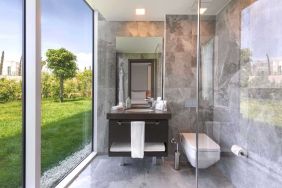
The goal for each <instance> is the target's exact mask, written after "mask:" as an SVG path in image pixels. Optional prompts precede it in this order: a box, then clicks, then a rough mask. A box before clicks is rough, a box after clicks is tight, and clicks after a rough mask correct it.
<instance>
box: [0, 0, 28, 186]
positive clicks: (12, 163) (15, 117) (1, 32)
mask: <svg viewBox="0 0 282 188" xmlns="http://www.w3.org/2000/svg"><path fill="white" fill-rule="evenodd" d="M22 15H23V0H8V1H3V0H1V1H0V187H22V185H23V182H22V177H23V173H22V171H23V160H22V158H23V149H22V148H23V142H22V134H23V117H22V115H23V111H22V109H23V108H22V107H23V98H22V96H23V95H22V76H21V74H18V75H15V74H12V67H11V65H12V66H13V71H15V69H16V68H17V70H16V71H17V72H22V70H21V69H22V66H21V65H22V64H21V57H22V55H23V54H22V51H23V44H22V40H23V32H22V31H23V29H22V28H23V21H22V20H23V16H22Z"/></svg>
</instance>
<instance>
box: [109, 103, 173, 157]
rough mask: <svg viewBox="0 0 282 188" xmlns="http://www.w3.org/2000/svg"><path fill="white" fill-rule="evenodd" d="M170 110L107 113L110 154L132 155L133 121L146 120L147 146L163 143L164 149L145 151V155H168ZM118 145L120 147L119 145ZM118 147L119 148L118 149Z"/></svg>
mask: <svg viewBox="0 0 282 188" xmlns="http://www.w3.org/2000/svg"><path fill="white" fill-rule="evenodd" d="M170 118H171V113H170V112H164V111H159V110H151V111H150V109H134V108H133V109H129V110H115V111H111V112H110V113H108V114H107V119H109V145H108V154H109V156H111V157H114V156H116V157H117V156H123V157H130V156H131V152H130V142H131V131H130V130H131V122H132V121H144V122H145V148H146V146H147V145H152V144H153V145H161V146H162V148H163V149H161V150H153V151H151V150H150V151H144V155H145V156H155V157H166V156H167V155H168V120H169V119H170ZM117 146H118V147H117ZM116 148H118V149H117V150H116Z"/></svg>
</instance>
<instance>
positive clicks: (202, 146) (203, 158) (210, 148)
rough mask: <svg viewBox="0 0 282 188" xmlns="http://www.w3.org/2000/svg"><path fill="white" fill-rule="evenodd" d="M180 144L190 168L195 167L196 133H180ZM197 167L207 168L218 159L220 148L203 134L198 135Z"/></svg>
mask: <svg viewBox="0 0 282 188" xmlns="http://www.w3.org/2000/svg"><path fill="white" fill-rule="evenodd" d="M181 135H182V139H181V143H182V146H183V148H184V150H185V154H186V156H187V158H188V160H189V162H190V163H191V165H192V166H194V167H196V154H197V148H196V133H182V134H181ZM198 138H199V141H198V146H199V147H198V167H199V168H208V167H209V166H211V165H213V164H214V163H216V162H217V161H219V159H220V146H219V145H218V144H217V143H215V142H214V141H213V140H212V139H211V138H210V137H208V136H207V135H206V134H204V133H199V136H198Z"/></svg>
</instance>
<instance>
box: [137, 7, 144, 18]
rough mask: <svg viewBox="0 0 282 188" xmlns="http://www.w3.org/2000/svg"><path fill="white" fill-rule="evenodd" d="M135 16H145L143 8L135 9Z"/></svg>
mask: <svg viewBox="0 0 282 188" xmlns="http://www.w3.org/2000/svg"><path fill="white" fill-rule="evenodd" d="M135 13H136V15H138V16H141V15H145V13H146V11H145V9H144V8H137V9H136V10H135Z"/></svg>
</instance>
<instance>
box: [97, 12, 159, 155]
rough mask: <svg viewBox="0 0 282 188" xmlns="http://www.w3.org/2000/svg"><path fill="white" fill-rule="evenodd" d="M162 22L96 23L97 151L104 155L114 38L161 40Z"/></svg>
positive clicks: (111, 97)
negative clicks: (153, 38)
mask: <svg viewBox="0 0 282 188" xmlns="http://www.w3.org/2000/svg"><path fill="white" fill-rule="evenodd" d="M163 35H164V22H113V21H107V20H105V19H104V18H103V16H102V15H100V16H99V22H98V90H99V91H98V125H97V131H98V134H97V135H98V138H97V140H98V143H97V145H98V148H97V151H98V152H100V153H106V152H107V151H108V120H107V118H106V114H107V113H108V112H109V111H110V109H111V107H112V106H113V105H115V92H116V84H117V80H116V37H130V36H131V37H163Z"/></svg>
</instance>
